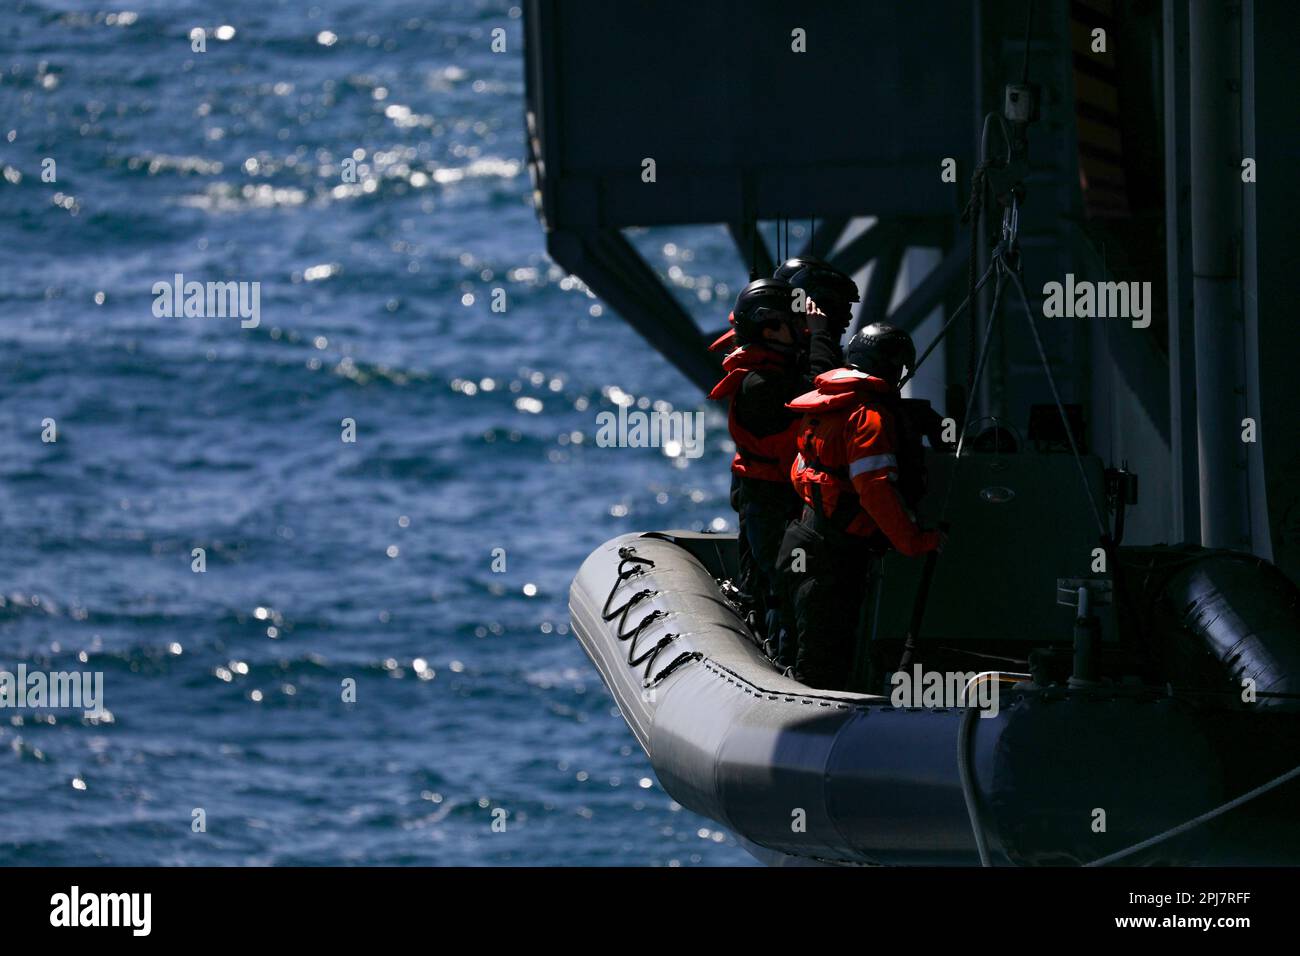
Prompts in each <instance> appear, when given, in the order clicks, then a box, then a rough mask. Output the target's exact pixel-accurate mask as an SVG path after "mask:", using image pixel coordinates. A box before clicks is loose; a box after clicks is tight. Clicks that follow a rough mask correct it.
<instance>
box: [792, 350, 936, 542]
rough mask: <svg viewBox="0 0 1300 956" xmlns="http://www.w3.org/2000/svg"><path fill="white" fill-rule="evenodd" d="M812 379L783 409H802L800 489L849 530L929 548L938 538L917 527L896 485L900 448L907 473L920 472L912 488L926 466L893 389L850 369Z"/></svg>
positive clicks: (797, 465) (795, 476)
mask: <svg viewBox="0 0 1300 956" xmlns="http://www.w3.org/2000/svg"><path fill="white" fill-rule="evenodd" d="M815 384H816V386H817V388H816V389H815V390H813V391H811V392H807V393H806V394H804V395H800V396H799V397H798V398H796V399H794V400H793V401H791V402H789V403H788V404H787V406H786V407H787V408H791V409H794V410H796V411H801V412H803V413H804V417H803V421H802V422H801V423H800V425H799V436H798V440H797V456H796V458H795V462H794V465H793V466H792V467H791V469H790V480H791V481H792V482H793V483H794V487H795V491H796V492H797V493H798V494H799V496H800V497H801V498H802V499H803V500H804V502H805V503H806V504H807V505H809V506H810V507H812V508H813V509H815V510H816V511H818V512H820V513H821V514H822V515H823V516H825V517H826V518H829V519H831V520H832V522H833V523H835V524H836V525H837V526H839V527H841V528H842V529H843V530H844V531H846V532H848V533H849V534H852V535H857V536H861V537H864V538H869V537H872V536H874V535H875V534H876V533H877V532H882V533H883V534H884V535H885V537H886V538H887V539H888V543H889V544H892V545H893V546H894V547H895V548H897V549H898V550H899V551H901V552H902V553H904V554H919V553H920V552H922V551H927V550H930V548H932V547H933V546H934V545H936V544H937V543H938V535H936V534H934V533H933V532H923V531H921V530H920V529H919V528H918V527H917V525H916V521H915V519H914V518H913V516H912V515H911V514H910V513H909V511H908V509H909V508H910V507H914V506H915V504H916V502H915V501H914V500H907V499H908V498H910V497H912V496H909V495H905V494H903V493H902V488H901V487H900V485H899V458H900V452H901V453H902V457H903V458H904V459H906V461H905V464H906V465H908V467H909V471H918V472H919V474H913V475H909V476H908V477H909V479H910V480H909V482H908V484H909V485H910V484H912V483H913V482H915V481H917V480H918V479H919V480H922V481H923V477H924V472H923V471H921V469H923V468H924V464H923V460H922V462H921V463H920V464H917V463H916V462H915V461H914V459H915V458H916V457H917V455H915V454H913V453H912V452H914V451H918V452H919V442H918V443H915V444H916V446H917V447H916V449H912V448H911V446H912V445H913V444H914V442H913V441H912V440H911V438H910V437H909V436H900V434H899V431H900V424H901V423H900V418H901V416H900V415H899V414H898V413H897V411H898V410H897V401H896V395H897V393H896V392H895V390H894V389H893V387H892V386H891V385H890V384H889V383H888V382H885V381H883V380H882V379H878V378H875V377H874V376H871V375H867V374H866V373H865V372H859V371H857V370H856V369H851V368H838V369H833V370H831V371H829V372H824V373H823V374H821V375H819V376H817V379H816V382H815ZM900 437H902V438H904V439H905V440H904V441H903V442H901V443H900ZM901 445H906V446H908V447H907V448H902V447H901Z"/></svg>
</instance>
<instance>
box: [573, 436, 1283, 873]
mask: <svg viewBox="0 0 1300 956" xmlns="http://www.w3.org/2000/svg"><path fill="white" fill-rule="evenodd" d="M1015 458H1016V459H1018V460H1014V461H1013V460H1011V456H998V455H973V456H971V462H970V463H967V462H965V460H963V469H964V472H963V478H962V482H961V487H959V488H957V489H956V490H957V492H958V493H957V494H956V495H955V496H954V500H965V501H967V502H968V505H967V506H966V511H965V512H964V514H963V516H962V520H964V521H966V522H967V523H968V524H969V525H970V526H971V527H973V528H974V529H975V533H973V534H961V533H959V532H957V531H954V533H953V536H952V538H951V539H950V543H949V546H948V548H947V549H946V550H945V554H944V556H943V559H942V561H941V562H940V566H939V570H938V572H937V573H936V575H935V579H934V593H933V597H932V600H931V605H932V606H931V608H930V609H929V611H928V612H927V616H926V624H925V626H924V628H923V630H922V632H921V635H920V636H921V638H922V639H921V641H920V643H919V646H918V654H917V659H918V661H919V665H918V666H923V667H924V669H925V670H926V671H927V672H936V673H945V674H947V673H953V672H957V673H964V674H967V675H970V677H969V684H968V685H967V686H968V687H973V686H975V685H976V684H978V683H980V682H994V683H995V684H996V690H997V707H996V709H991V708H984V709H980V708H976V707H973V706H972V707H966V706H955V705H953V702H951V701H945V702H944V704H943V705H940V706H926V705H924V704H923V705H919V706H917V705H914V702H913V701H907V702H904V703H903V704H902V705H900V704H899V702H898V700H897V699H896V698H895V696H894V695H893V694H890V693H886V692H885V691H887V690H888V688H884V689H883V690H882V692H880V693H874V694H872V693H850V692H835V691H825V690H819V689H817V688H812V687H807V686H804V685H803V684H801V683H799V682H798V681H796V680H794V679H792V678H790V677H786V676H783V675H782V674H781V673H779V672H778V671H777V670H776V668H775V667H774V666H773V664H772V663H771V661H770V660H769V659H768V657H767V656H766V655H765V654H764V652H763V649H762V642H761V641H760V640H759V639H758V638H757V636H756V635H755V633H754V632H753V630H752V629H751V628H750V626H749V625H748V624H747V623H746V620H745V619H744V617H742V613H741V608H740V607H739V606H738V605H737V604H735V603H734V602H733V599H732V592H731V591H730V590H729V588H728V582H729V581H730V580H731V579H733V578H734V577H735V575H736V571H737V568H736V561H737V549H736V540H735V537H734V536H729V535H721V534H701V533H693V532H651V533H634V534H626V535H623V536H620V537H618V538H615V539H613V540H611V541H609V542H606V543H605V544H604V545H602V546H601V547H599V548H598V549H596V551H595V552H594V553H592V555H591V556H590V557H589V558H588V559H587V560H586V561H585V562H584V563H583V565H582V567H581V569H580V570H579V572H578V575H577V577H576V578H575V580H574V582H573V586H572V589H571V591H570V604H569V607H570V614H571V619H572V624H573V628H574V632H575V634H576V635H577V637H578V639H579V640H580V641H581V643H582V645H583V647H584V648H585V649H586V651H587V653H588V654H589V655H590V656H591V659H592V660H593V661H594V662H595V664H596V667H597V668H598V669H599V671H600V673H601V676H602V677H603V679H604V681H605V684H606V685H607V686H608V688H609V690H610V692H611V693H612V694H613V696H614V698H615V700H616V701H617V703H618V706H619V708H620V710H621V711H622V713H623V715H624V717H625V718H626V720H627V722H628V725H629V726H630V727H631V729H632V732H633V733H634V734H635V735H636V738H637V740H638V742H639V743H640V744H641V746H642V747H643V748H644V750H645V752H646V754H647V755H648V756H649V758H650V761H651V763H652V764H653V766H654V769H655V772H656V773H657V775H658V777H659V780H660V782H661V783H662V785H663V787H664V789H665V790H666V791H667V792H668V793H669V794H670V795H671V796H672V797H673V798H674V799H675V800H677V801H678V802H680V803H681V804H683V805H684V806H686V807H688V808H690V809H691V810H694V811H696V812H697V813H700V814H703V815H705V816H707V817H710V818H712V819H714V820H716V821H718V822H719V823H720V824H722V825H724V826H726V827H729V828H730V829H731V830H732V831H733V832H734V833H736V834H737V836H738V837H739V838H740V839H741V840H742V841H743V842H744V843H745V845H746V846H747V848H749V849H750V850H751V852H753V853H754V854H755V855H756V856H758V857H759V858H760V859H763V860H764V861H765V862H769V863H806V862H823V863H841V864H902V865H919V864H922V865H923V864H928V865H954V864H957V865H961V864H970V865H977V864H980V863H984V864H985V865H1013V864H1014V865H1031V864H1049V865H1050V864H1057V865H1085V864H1103V865H1104V864H1110V863H1116V864H1122V865H1153V864H1165V865H1189V864H1221V865H1254V864H1292V863H1297V862H1300V811H1298V810H1297V797H1298V796H1300V780H1298V779H1297V778H1300V770H1297V769H1296V768H1297V766H1298V765H1300V732H1298V731H1300V708H1298V707H1297V701H1298V700H1300V607H1298V599H1297V591H1296V588H1295V587H1294V586H1293V585H1292V584H1291V582H1290V581H1289V580H1288V579H1287V578H1285V577H1284V576H1283V575H1282V574H1281V572H1280V571H1278V570H1277V569H1276V568H1274V567H1273V566H1271V565H1269V564H1268V563H1267V562H1264V561H1261V560H1259V559H1257V558H1254V557H1252V556H1249V555H1243V554H1237V553H1233V552H1222V551H1207V550H1203V549H1199V548H1192V547H1165V546H1161V547H1148V548H1121V549H1119V552H1118V554H1119V563H1120V569H1119V573H1112V574H1107V575H1096V574H1091V575H1090V572H1089V567H1090V565H1089V560H1090V555H1091V553H1092V552H1091V551H1090V549H1089V547H1088V544H1089V542H1088V533H1087V530H1086V529H1083V528H1078V527H1076V526H1074V525H1072V524H1071V523H1070V521H1068V520H1064V519H1062V520H1059V521H1057V522H1056V523H1055V524H1054V525H1043V524H1042V522H1043V514H1042V513H1041V511H1042V507H1041V506H1040V505H1041V503H1039V504H1035V502H1034V496H1033V495H1032V493H1029V489H1031V488H1033V487H1044V486H1046V485H1050V484H1051V482H1043V481H1041V480H1040V479H1042V478H1043V477H1044V475H1043V471H1044V469H1046V470H1047V471H1050V470H1051V469H1053V468H1057V467H1062V456H1051V455H1041V456H1034V455H1032V454H1029V453H1025V454H1022V455H1020V456H1015ZM1035 459H1038V460H1035ZM950 460H951V458H950V456H949V461H950ZM932 467H933V469H934V470H937V472H938V473H939V475H940V478H941V479H942V477H943V472H944V470H945V466H944V464H943V462H942V461H935V462H932ZM1089 468H1090V469H1091V476H1092V479H1093V480H1094V481H1095V482H1096V483H1097V485H1098V489H1099V491H1100V490H1102V489H1103V488H1104V478H1103V476H1102V472H1101V467H1100V462H1099V461H1097V460H1096V459H1090V460H1089ZM1056 487H1057V488H1058V489H1061V488H1068V487H1069V486H1068V483H1066V482H1060V483H1057V484H1056ZM989 488H996V489H997V492H996V493H994V494H983V495H981V492H986V491H987V490H988V489H989ZM1016 489H1022V490H1023V491H1024V492H1025V493H1023V494H1019V495H1017V494H1016V493H1015V490H1016ZM1061 494H1066V492H1061ZM1058 498H1059V495H1053V496H1049V497H1048V499H1044V500H1045V501H1046V500H1051V501H1053V502H1054V504H1053V508H1052V510H1054V511H1056V512H1057V513H1058V514H1061V513H1068V509H1067V510H1066V511H1064V512H1061V511H1058V510H1057V509H1056V508H1055V504H1059V500H1057V499H1058ZM1017 501H1018V502H1020V504H1019V505H1016V504H1015V502H1017ZM1022 525H1023V527H1021V526H1022ZM1035 525H1036V526H1037V527H1033V526H1035ZM954 527H955V528H956V527H958V525H957V524H956V523H954ZM998 527H1000V530H1001V537H1000V538H999V537H991V536H990V535H989V534H988V533H987V532H990V531H991V530H993V529H995V528H998ZM1043 527H1051V528H1052V534H1051V536H1050V538H1051V542H1050V545H1051V546H1050V547H1046V546H1045V547H1044V548H1043V549H1039V550H1037V551H1035V550H1034V548H1033V547H1031V546H1029V545H1026V546H1025V547H1023V548H1019V547H1018V548H998V547H989V546H983V547H981V546H977V544H976V543H977V542H981V541H982V542H989V541H997V540H1016V541H1020V540H1024V541H1042V540H1043V537H1044V536H1043V534H1042V533H1041V532H1042V528H1043ZM981 531H983V532H986V533H985V534H981V533H980V532H981ZM1032 531H1037V532H1038V534H1037V536H1036V537H1035V536H1033V535H1032V533H1031V532H1032ZM1021 534H1026V535H1029V537H1021ZM916 565H917V562H915V561H912V562H909V561H908V560H907V559H905V558H901V557H899V556H897V555H890V556H888V557H887V558H886V560H885V569H884V588H883V592H884V593H883V596H882V598H881V600H880V610H879V612H878V614H879V618H878V620H879V624H878V626H877V629H876V631H875V635H874V637H873V641H874V643H875V644H876V645H878V647H879V648H880V649H881V652H882V653H883V654H884V656H885V659H890V657H891V656H892V655H894V654H896V653H897V651H898V649H899V648H901V646H902V638H903V636H904V632H905V630H906V620H907V619H908V613H907V612H908V610H909V609H910V604H911V599H912V595H913V593H914V591H915V579H916ZM1112 588H1113V589H1114V590H1115V591H1117V592H1118V593H1117V594H1114V595H1113V596H1114V601H1113V603H1110V604H1106V603H1105V599H1106V597H1107V596H1108V595H1111V593H1112ZM1062 595H1064V596H1065V598H1066V600H1062ZM1090 595H1091V601H1090V599H1089V596H1090ZM1070 598H1073V600H1070ZM1071 604H1074V605H1080V604H1082V605H1083V606H1082V607H1080V606H1068V605H1071ZM1090 604H1091V606H1089V605H1090ZM893 659H895V660H896V659H897V658H893ZM966 699H973V696H972V697H970V698H966ZM957 703H960V701H959V702H957Z"/></svg>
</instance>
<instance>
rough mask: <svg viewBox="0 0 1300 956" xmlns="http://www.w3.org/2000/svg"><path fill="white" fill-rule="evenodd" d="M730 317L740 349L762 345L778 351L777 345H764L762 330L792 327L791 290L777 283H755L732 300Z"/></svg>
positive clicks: (788, 285) (779, 346) (792, 293)
mask: <svg viewBox="0 0 1300 956" xmlns="http://www.w3.org/2000/svg"><path fill="white" fill-rule="evenodd" d="M731 316H732V320H731V321H732V324H733V325H735V327H736V341H737V342H739V343H740V344H741V345H750V344H753V343H755V342H760V341H762V342H764V344H765V345H771V346H772V347H773V348H775V349H776V350H777V351H781V343H779V342H770V341H764V339H763V329H764V328H768V327H771V326H772V325H774V324H776V323H785V324H787V325H794V324H795V321H796V316H795V313H794V288H793V287H792V286H791V285H790V283H788V282H784V281H782V280H780V279H755V280H754V281H753V282H751V283H749V285H747V286H745V288H743V289H741V290H740V295H738V296H736V306H735V308H734V309H732V310H731Z"/></svg>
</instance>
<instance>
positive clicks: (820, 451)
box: [778, 322, 944, 689]
mask: <svg viewBox="0 0 1300 956" xmlns="http://www.w3.org/2000/svg"><path fill="white" fill-rule="evenodd" d="M844 359H845V366H846V367H844V368H838V369H834V370H833V371H830V372H826V373H824V374H822V375H819V376H818V377H817V379H816V383H815V384H816V388H815V389H814V390H813V391H811V392H808V393H807V394H805V395H801V396H799V397H798V398H796V399H794V400H793V401H791V402H790V403H789V406H788V407H789V408H790V409H791V410H793V411H797V412H800V413H802V415H803V419H802V421H801V423H800V426H799V437H798V455H797V457H796V459H795V463H794V467H793V469H792V472H791V479H792V481H793V482H794V486H795V490H796V492H797V493H798V495H799V497H800V499H801V501H802V502H803V506H804V507H803V511H802V515H801V517H800V518H799V520H797V521H794V522H792V523H791V524H790V526H789V529H788V530H787V531H786V535H785V538H784V540H783V541H782V544H781V553H780V556H779V558H778V574H779V580H780V590H781V594H782V598H783V600H784V602H785V615H786V616H785V626H786V627H787V628H788V629H789V630H791V631H793V632H794V634H795V639H796V641H797V645H798V653H797V657H796V661H795V670H794V675H793V676H795V677H796V678H797V679H799V680H801V681H803V682H804V683H806V684H808V685H810V686H813V687H820V688H825V689H843V688H845V687H847V685H848V683H849V680H850V676H851V671H852V668H853V656H854V651H855V649H856V640H855V638H856V635H857V632H858V621H859V612H860V610H861V609H862V602H863V596H864V593H865V591H866V585H867V582H868V580H869V578H870V576H871V575H872V574H873V573H875V571H876V569H877V566H878V563H879V560H880V557H881V556H882V555H883V554H884V552H885V551H887V550H888V549H890V548H893V549H895V550H897V551H898V552H900V553H901V554H904V555H908V556H915V555H919V554H924V553H925V552H927V551H932V550H935V549H937V548H942V546H943V542H944V537H943V535H942V534H941V533H940V532H938V531H925V530H922V529H921V528H920V527H919V526H918V524H917V521H916V517H915V515H914V509H915V507H916V504H917V502H918V501H919V500H920V498H921V495H922V494H924V491H925V463H924V457H923V456H924V452H923V450H922V447H921V442H920V438H921V436H920V434H919V433H918V429H917V428H916V427H915V426H914V425H913V424H912V423H911V416H909V415H906V414H904V413H903V412H902V400H901V399H900V396H899V393H898V385H899V380H900V379H901V378H902V375H903V370H904V369H905V368H909V369H910V368H911V367H912V366H913V365H914V364H915V363H916V349H915V347H914V346H913V344H912V339H911V336H909V335H908V334H907V333H906V332H905V331H903V330H902V329H899V328H895V327H894V326H892V325H888V324H886V323H883V322H878V323H874V324H872V325H868V326H867V327H866V328H864V329H862V330H861V331H859V332H858V333H857V334H855V335H854V336H853V338H852V339H850V340H849V344H848V346H847V347H846V348H845V350H844Z"/></svg>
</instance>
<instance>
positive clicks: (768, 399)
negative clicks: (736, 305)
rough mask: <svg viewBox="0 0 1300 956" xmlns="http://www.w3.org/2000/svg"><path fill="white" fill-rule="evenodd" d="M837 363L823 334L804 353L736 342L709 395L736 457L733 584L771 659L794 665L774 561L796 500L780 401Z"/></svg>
mask: <svg viewBox="0 0 1300 956" xmlns="http://www.w3.org/2000/svg"><path fill="white" fill-rule="evenodd" d="M842 361H843V357H842V353H841V351H840V346H839V342H838V341H837V340H836V338H835V336H834V335H833V334H832V333H831V332H827V331H816V332H812V333H811V334H810V335H809V340H808V351H807V353H806V355H805V356H798V355H783V354H780V353H777V352H774V351H772V350H770V349H767V348H765V347H763V346H762V345H761V344H753V345H747V346H742V347H741V348H738V349H736V350H734V351H733V352H731V353H730V354H729V355H728V356H727V357H726V359H724V360H723V365H722V367H723V368H724V369H725V370H726V372H727V375H726V377H725V378H723V380H722V381H721V382H719V383H718V384H717V385H716V386H715V387H714V389H713V391H712V392H710V393H709V397H710V398H713V399H723V398H727V399H729V400H730V409H729V413H728V419H727V425H728V429H729V431H730V433H731V438H732V441H734V442H735V444H736V455H735V457H734V458H733V459H732V462H731V506H732V507H733V508H734V509H735V510H736V513H737V515H738V517H739V531H740V533H739V545H740V566H741V576H740V578H741V579H740V582H739V585H740V588H741V590H742V591H744V592H746V593H747V594H748V595H750V596H751V598H752V600H753V602H754V608H755V611H756V613H757V616H758V620H759V622H760V623H761V624H762V626H763V628H764V631H765V636H766V637H767V639H768V641H769V642H770V645H771V647H772V650H774V651H776V652H777V657H778V660H780V661H783V662H784V663H785V664H787V665H792V664H793V663H794V643H793V640H791V641H789V642H788V645H783V644H782V642H781V639H780V636H779V635H780V630H781V627H780V623H781V616H780V614H779V610H778V609H779V605H780V597H779V591H778V588H777V577H776V561H777V554H778V552H779V550H780V547H781V540H782V538H783V536H784V535H785V529H786V525H787V524H789V522H790V521H791V520H793V519H794V518H796V517H797V516H798V514H799V511H800V507H801V504H802V503H801V501H800V499H799V498H798V496H797V495H796V494H795V492H794V489H793V488H792V487H791V485H790V475H791V466H792V464H793V462H794V457H795V441H796V438H797V431H798V428H799V421H800V418H801V414H800V413H799V412H797V411H792V410H791V409H790V408H788V407H787V405H786V403H787V402H789V401H791V400H792V399H793V398H795V397H797V396H798V395H800V394H802V393H804V392H806V391H807V390H808V389H809V388H811V387H812V383H813V379H814V378H815V377H816V376H817V375H818V374H820V373H822V372H825V371H828V370H829V369H833V368H835V367H837V366H838V365H839V364H840V363H841V362H842Z"/></svg>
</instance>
